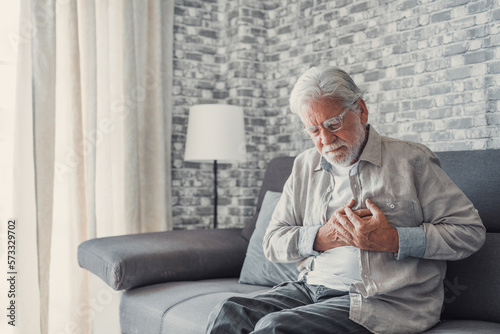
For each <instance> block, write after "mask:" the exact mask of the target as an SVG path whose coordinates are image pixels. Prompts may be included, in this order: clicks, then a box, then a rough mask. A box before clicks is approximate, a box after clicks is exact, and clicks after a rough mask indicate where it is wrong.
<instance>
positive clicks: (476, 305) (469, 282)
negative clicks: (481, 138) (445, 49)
mask: <svg viewBox="0 0 500 334" xmlns="http://www.w3.org/2000/svg"><path fill="white" fill-rule="evenodd" d="M438 156H439V157H440V159H441V163H442V167H443V169H444V170H445V171H446V172H447V173H448V175H449V176H450V177H451V179H452V180H453V181H454V182H455V183H456V184H457V185H458V186H459V187H460V188H461V189H462V190H463V191H464V193H465V194H466V195H467V196H468V197H469V199H470V200H471V201H472V202H473V203H474V204H475V206H476V208H477V209H478V210H479V213H480V215H481V218H482V219H483V222H484V224H485V226H486V228H487V231H488V233H487V237H486V243H485V245H484V246H483V247H482V248H481V250H480V251H479V252H477V253H475V254H473V255H472V256H470V257H469V258H467V259H464V260H461V261H456V262H449V263H448V270H447V275H446V279H445V280H444V282H443V284H444V286H445V302H444V305H443V312H442V315H441V319H442V320H441V322H440V323H439V324H438V325H437V326H435V327H434V328H432V329H431V330H429V331H427V332H426V333H433V334H437V333H443V334H444V333H447V334H452V333H453V334H457V333H485V334H486V333H488V334H489V333H491V334H493V333H500V256H499V254H500V172H499V167H500V150H486V151H463V152H441V153H438ZM292 163H293V157H279V158H275V159H273V160H272V161H270V162H269V165H268V168H267V170H266V173H265V177H264V181H263V184H262V188H261V190H260V194H259V198H258V201H257V210H256V213H255V217H254V219H253V220H252V221H251V222H249V224H248V225H247V226H245V227H244V228H243V229H219V230H190V231H169V232H158V233H145V234H136V235H124V236H117V237H109V238H98V239H92V240H88V241H86V242H84V243H82V244H81V245H80V246H79V248H78V261H79V264H80V266H81V267H82V268H85V269H87V270H89V271H90V272H92V273H94V274H96V275H97V276H99V277H100V278H101V279H103V280H104V281H105V282H106V283H107V284H108V285H109V286H110V287H112V288H113V289H115V290H126V291H125V293H124V294H123V296H122V300H121V304H120V324H121V328H122V332H123V333H125V334H132V333H139V334H160V333H175V334H177V333H204V329H205V326H206V322H207V317H208V314H209V313H210V311H211V310H212V309H213V308H214V307H215V305H217V304H218V303H219V302H220V301H222V300H224V299H225V298H228V297H230V296H234V295H246V296H253V295H255V294H258V293H260V292H263V291H266V290H267V289H269V286H263V285H254V284H241V283H239V279H238V277H239V275H240V272H241V269H242V266H243V263H244V261H245V256H246V252H247V247H248V244H249V240H250V238H251V235H252V233H253V231H254V227H255V223H256V221H257V219H258V216H259V211H260V209H261V206H262V203H263V199H264V195H265V194H266V192H267V191H274V192H281V191H282V187H283V184H284V182H285V180H286V179H287V177H288V175H289V174H290V171H291V168H292Z"/></svg>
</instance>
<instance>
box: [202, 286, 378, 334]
mask: <svg viewBox="0 0 500 334" xmlns="http://www.w3.org/2000/svg"><path fill="white" fill-rule="evenodd" d="M349 304H350V301H349V294H348V293H347V292H344V291H338V290H334V289H329V288H326V287H324V286H317V285H308V284H306V283H303V282H288V283H283V284H281V285H278V286H276V287H274V288H273V289H272V290H270V291H268V292H266V293H263V294H260V295H257V296H255V297H253V298H245V297H231V298H229V299H227V300H226V301H225V302H223V303H221V304H219V305H218V306H217V307H216V308H215V309H214V311H213V312H212V313H211V314H210V317H209V323H208V327H207V331H206V333H213V334H223V333H227V334H247V333H254V334H257V333H259V334H264V333H265V334H273V333H276V334H277V333H281V334H295V333H296V334H309V333H314V334H322V333H324V334H332V333H336V334H337V333H339V334H340V333H342V334H366V333H370V331H368V330H367V329H366V328H364V327H363V326H361V325H359V324H357V323H355V322H354V321H352V320H350V319H349Z"/></svg>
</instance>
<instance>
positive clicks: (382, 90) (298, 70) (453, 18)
mask: <svg viewBox="0 0 500 334" xmlns="http://www.w3.org/2000/svg"><path fill="white" fill-rule="evenodd" d="M175 4H176V5H175V29H174V31H175V43H174V44H175V45H174V62H175V63H174V68H175V72H174V119H173V123H174V128H173V134H172V138H173V150H174V151H173V190H172V191H173V196H174V201H175V202H174V209H173V210H174V212H173V214H174V226H175V228H183V229H187V228H209V227H210V226H211V224H212V165H211V164H194V163H187V162H184V161H183V155H184V142H185V133H186V127H187V116H188V110H189V106H191V105H193V104H198V103H228V104H236V105H240V106H242V107H243V108H244V110H245V118H246V119H245V124H246V135H247V141H248V144H247V151H248V154H247V156H248V162H246V163H243V164H224V165H221V166H220V170H219V172H220V173H219V224H220V226H221V227H233V226H243V224H244V223H245V222H246V221H247V220H248V219H250V217H251V216H252V215H253V212H254V204H255V197H256V195H257V192H258V189H259V186H260V182H261V180H262V177H263V173H264V170H265V167H266V165H267V161H269V159H271V158H272V157H275V156H278V155H295V154H297V153H299V152H301V151H302V150H303V149H305V148H308V147H311V143H310V142H308V141H307V140H305V139H303V138H302V136H301V135H300V131H299V130H300V124H298V119H297V118H296V116H295V115H291V114H290V113H289V109H288V96H289V93H290V91H291V89H292V87H293V84H294V83H295V81H296V80H297V78H298V76H300V74H302V73H303V72H304V71H305V70H307V69H308V68H309V67H311V66H313V65H318V64H331V65H337V66H340V67H342V68H344V69H345V70H346V71H348V72H349V73H351V75H352V76H353V78H354V79H355V81H356V82H357V83H358V84H359V85H360V86H361V87H362V88H363V89H366V90H367V94H366V101H367V105H368V108H369V110H370V117H369V118H370V123H371V124H373V125H374V126H375V127H376V128H377V129H378V130H379V132H381V133H382V134H384V135H389V136H393V137H396V138H403V139H409V140H414V141H418V142H422V143H424V144H426V145H428V146H429V147H430V148H431V149H433V150H435V151H444V150H469V149H474V150H476V149H488V148H499V147H500V133H499V129H500V108H499V107H500V88H498V87H499V85H498V82H499V81H500V48H499V45H500V9H498V8H499V3H498V0H478V1H469V0H436V1H430V0H378V1H371V0H365V1H360V0H338V1H327V0H314V1H313V0H302V1H298V0H269V1H244V0H176V2H175Z"/></svg>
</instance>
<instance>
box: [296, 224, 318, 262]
mask: <svg viewBox="0 0 500 334" xmlns="http://www.w3.org/2000/svg"><path fill="white" fill-rule="evenodd" d="M320 227H321V225H312V226H302V228H301V229H300V231H299V252H300V254H301V255H302V256H303V257H308V256H318V255H319V254H320V252H317V251H315V250H314V240H316V234H318V230H319V228H320Z"/></svg>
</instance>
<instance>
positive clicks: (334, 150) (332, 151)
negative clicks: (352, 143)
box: [326, 146, 343, 153]
mask: <svg viewBox="0 0 500 334" xmlns="http://www.w3.org/2000/svg"><path fill="white" fill-rule="evenodd" d="M342 147H343V146H339V147H337V148H333V149H332V148H328V150H327V151H326V153H336V152H337V151H338V150H340V149H341V148H342Z"/></svg>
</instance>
